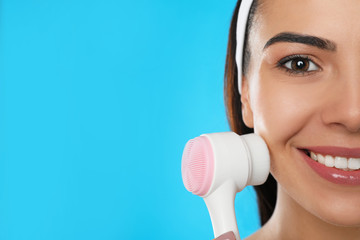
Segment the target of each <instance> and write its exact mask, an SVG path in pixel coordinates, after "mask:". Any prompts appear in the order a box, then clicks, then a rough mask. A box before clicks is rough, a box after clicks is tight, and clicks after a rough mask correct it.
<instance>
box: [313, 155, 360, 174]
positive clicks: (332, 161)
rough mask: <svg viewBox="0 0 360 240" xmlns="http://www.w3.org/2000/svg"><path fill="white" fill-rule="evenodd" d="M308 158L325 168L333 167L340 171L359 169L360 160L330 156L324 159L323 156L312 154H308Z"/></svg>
mask: <svg viewBox="0 0 360 240" xmlns="http://www.w3.org/2000/svg"><path fill="white" fill-rule="evenodd" d="M310 157H311V158H312V159H313V160H315V161H317V162H319V163H321V164H323V165H325V166H327V167H335V168H338V169H342V170H358V169H360V158H345V157H340V156H335V157H333V156H331V155H326V156H325V157H324V156H323V155H321V154H317V153H314V152H310Z"/></svg>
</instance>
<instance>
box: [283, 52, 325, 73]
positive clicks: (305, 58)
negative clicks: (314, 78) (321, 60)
mask: <svg viewBox="0 0 360 240" xmlns="http://www.w3.org/2000/svg"><path fill="white" fill-rule="evenodd" d="M294 60H303V61H307V62H309V64H311V63H312V64H314V65H315V66H316V68H318V69H320V67H319V66H318V65H317V64H316V63H315V62H314V61H313V60H312V59H311V58H310V57H309V56H306V55H305V56H304V55H291V56H287V57H284V58H282V59H281V60H280V61H278V63H277V64H276V67H277V68H279V69H280V70H283V71H285V72H287V73H289V75H290V76H292V75H294V76H298V75H301V76H305V75H309V74H312V73H314V72H315V71H318V70H311V71H296V70H293V69H290V68H288V67H286V66H285V64H286V63H288V62H291V61H294Z"/></svg>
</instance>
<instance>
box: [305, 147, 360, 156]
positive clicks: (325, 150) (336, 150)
mask: <svg viewBox="0 0 360 240" xmlns="http://www.w3.org/2000/svg"><path fill="white" fill-rule="evenodd" d="M302 149H306V150H309V151H312V152H314V153H319V154H321V155H323V156H326V155H331V156H340V157H346V158H360V148H344V147H330V146H318V147H304V148H302Z"/></svg>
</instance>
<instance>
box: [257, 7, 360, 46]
mask: <svg viewBox="0 0 360 240" xmlns="http://www.w3.org/2000/svg"><path fill="white" fill-rule="evenodd" d="M359 22H360V1H359V0H346V1H344V0H301V1H299V0H260V6H259V8H258V11H257V16H256V21H255V23H254V25H253V29H254V30H255V32H257V35H258V36H259V37H260V38H261V39H263V41H265V40H266V39H269V38H270V37H273V36H274V35H276V34H278V33H280V32H298V33H303V34H309V35H315V36H319V37H324V38H327V39H331V40H334V41H335V42H340V43H341V42H344V41H347V42H349V41H355V40H356V42H359V43H360V41H359V40H358V39H360V24H359ZM344 36H345V37H344ZM347 44H348V43H347Z"/></svg>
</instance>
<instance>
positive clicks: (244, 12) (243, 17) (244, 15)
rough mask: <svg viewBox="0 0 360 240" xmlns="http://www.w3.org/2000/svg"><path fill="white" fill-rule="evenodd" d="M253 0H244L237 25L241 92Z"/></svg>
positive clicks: (237, 54) (236, 56)
mask: <svg viewBox="0 0 360 240" xmlns="http://www.w3.org/2000/svg"><path fill="white" fill-rule="evenodd" d="M252 3H253V0H242V1H241V5H240V10H239V15H238V20H237V26H236V55H235V59H236V65H237V69H238V71H237V72H238V88H239V93H240V94H241V81H242V62H243V51H244V44H245V32H246V23H247V20H248V17H249V12H250V8H251V5H252Z"/></svg>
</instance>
